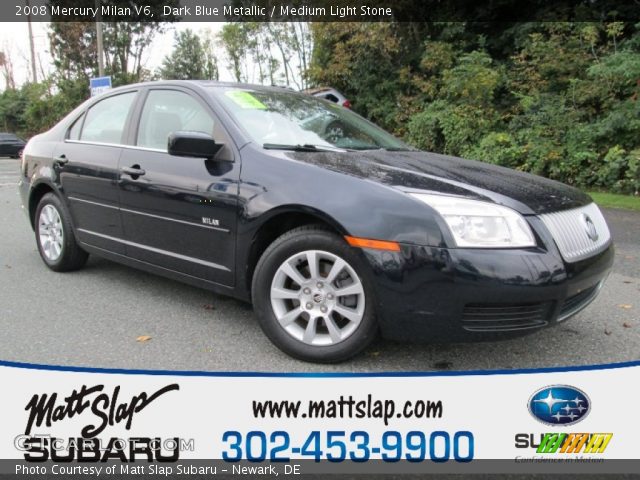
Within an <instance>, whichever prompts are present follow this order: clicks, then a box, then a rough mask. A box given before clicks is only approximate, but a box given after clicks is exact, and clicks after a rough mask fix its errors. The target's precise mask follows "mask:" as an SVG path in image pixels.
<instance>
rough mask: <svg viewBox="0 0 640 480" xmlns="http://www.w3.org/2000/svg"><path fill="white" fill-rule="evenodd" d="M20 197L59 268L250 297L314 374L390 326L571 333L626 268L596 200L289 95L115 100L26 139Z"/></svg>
mask: <svg viewBox="0 0 640 480" xmlns="http://www.w3.org/2000/svg"><path fill="white" fill-rule="evenodd" d="M19 189H20V192H21V196H22V201H23V205H24V208H25V211H26V213H27V215H28V217H29V220H30V222H31V225H32V227H33V228H34V230H35V237H36V242H37V245H38V249H39V252H40V255H41V257H42V259H43V261H44V263H45V264H46V265H47V266H48V267H49V268H51V269H52V270H55V271H68V270H74V269H77V268H80V267H82V266H83V265H84V263H85V262H86V260H87V256H88V255H89V254H95V255H99V256H102V257H106V258H109V259H112V260H114V261H117V262H121V263H124V264H126V265H130V266H133V267H137V268H140V269H143V270H146V271H149V272H153V273H157V274H160V275H164V276H167V277H171V278H174V279H177V280H181V281H184V282H187V283H190V284H192V285H196V286H199V287H202V288H206V289H209V290H211V291H214V292H217V293H222V294H226V295H231V296H233V297H236V298H239V299H242V300H246V301H251V302H253V305H254V308H255V311H256V314H257V317H258V320H259V322H260V325H261V326H262V328H263V330H264V332H265V333H266V334H267V336H268V337H269V338H270V339H271V340H272V341H273V342H274V343H275V344H276V345H277V346H278V347H279V348H281V349H282V350H284V351H285V352H287V353H289V354H290V355H293V356H295V357H297V358H301V359H305V360H311V361H319V362H335V361H340V360H344V359H346V358H348V357H350V356H353V355H355V354H357V353H358V352H360V351H362V350H363V349H364V348H365V347H366V346H367V345H368V344H369V343H370V342H371V341H372V340H373V339H374V338H375V336H376V335H377V334H378V333H381V334H382V335H383V336H384V337H387V338H393V339H397V340H420V341H452V340H458V341H459V340H465V341H466V340H475V339H494V338H505V337H510V336H515V335H521V334H523V333H526V332H533V331H536V330H538V329H540V328H544V327H548V326H553V325H558V324H559V323H560V322H563V321H565V320H566V319H567V318H569V317H571V316H572V315H574V314H575V313H577V312H578V311H580V310H581V309H583V308H584V307H585V306H587V305H588V304H589V303H590V302H591V301H592V300H593V299H594V298H595V297H596V295H597V294H598V291H599V290H600V288H601V286H602V284H603V282H604V280H605V279H606V277H607V274H608V272H609V270H610V268H611V265H612V261H613V246H612V242H611V237H610V234H609V229H608V227H607V224H606V222H605V220H604V218H603V216H602V214H601V213H600V210H599V209H598V207H597V206H596V205H595V204H594V203H593V202H592V200H591V198H589V196H587V195H585V194H584V193H581V192H580V191H578V190H576V189H574V188H571V187H568V186H566V185H563V184H560V183H557V182H554V181H551V180H547V179H544V178H540V177H536V176H533V175H529V174H526V173H522V172H517V171H513V170H508V169H505V168H501V167H497V166H494V165H490V164H486V163H480V162H475V161H468V160H462V159H459V158H454V157H449V156H445V155H438V154H434V153H428V152H422V151H417V150H415V149H413V148H411V147H409V146H407V145H406V144H404V143H403V142H401V141H400V140H398V139H396V138H394V137H393V136H391V135H390V134H388V133H386V132H385V131H383V130H381V129H380V128H378V127H376V126H375V125H373V124H371V123H370V122H368V121H366V120H365V119H363V118H362V117H359V116H358V115H356V114H355V113H353V112H352V111H350V110H348V109H346V108H342V107H340V106H338V105H336V104H333V103H330V102H327V101H323V100H320V99H317V98H314V97H311V96H308V95H303V94H300V93H295V92H292V91H289V90H286V89H281V88H276V87H259V86H250V85H240V84H230V83H216V82H195V81H193V82H192V81H180V82H177V81H176V82H158V83H143V84H138V85H131V86H127V87H122V88H118V89H115V90H112V91H110V92H108V93H106V94H104V95H102V96H99V97H97V98H92V99H90V100H88V101H87V102H85V103H84V104H83V105H81V106H80V107H78V108H77V109H75V110H74V111H73V112H71V113H70V114H69V115H68V116H67V117H66V118H64V120H62V121H61V122H60V123H59V124H58V125H56V126H55V127H54V128H52V129H51V130H50V131H48V132H46V133H44V134H41V135H38V136H37V137H34V138H33V139H31V141H30V142H29V143H28V145H27V147H26V149H25V154H24V156H23V163H22V176H21V182H20V186H19ZM132 287H135V286H132ZM140 294H141V295H144V292H143V291H141V292H140Z"/></svg>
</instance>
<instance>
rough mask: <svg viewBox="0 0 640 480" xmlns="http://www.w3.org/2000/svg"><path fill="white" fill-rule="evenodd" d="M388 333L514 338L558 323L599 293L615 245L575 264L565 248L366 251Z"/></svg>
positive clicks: (409, 337)
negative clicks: (563, 254)
mask: <svg viewBox="0 0 640 480" xmlns="http://www.w3.org/2000/svg"><path fill="white" fill-rule="evenodd" d="M364 254H365V256H366V258H367V261H368V263H369V264H370V266H371V268H372V272H373V277H374V285H375V289H376V301H377V313H378V321H379V324H380V328H381V332H382V335H383V336H384V337H385V338H389V339H394V340H401V341H421V342H425V341H426V342H451V341H473V340H493V339H496V338H509V337H515V336H520V335H523V334H525V333H529V332H533V331H536V330H539V329H541V328H546V327H551V326H554V325H558V324H559V323H561V322H563V321H564V320H566V319H568V318H569V317H571V316H573V315H575V314H576V313H578V312H579V311H580V310H582V309H583V308H585V307H586V306H587V305H588V304H589V303H591V301H592V300H593V299H594V298H595V297H596V296H597V294H598V292H599V290H600V288H601V287H602V284H603V283H604V281H605V279H606V277H607V276H608V274H609V271H610V269H611V266H612V264H613V256H614V249H613V245H612V244H610V245H609V246H608V247H607V248H606V249H605V250H603V251H601V252H600V253H598V254H597V255H594V256H592V257H589V258H586V259H584V260H581V261H579V262H575V263H566V262H564V261H563V260H562V257H561V255H560V253H559V252H558V251H557V249H555V248H552V249H550V250H545V249H542V248H535V249H526V250H518V249H514V250H483V249H456V248H452V249H448V248H437V247H423V246H416V245H403V246H402V248H401V251H400V252H387V251H375V250H367V251H365V253H364Z"/></svg>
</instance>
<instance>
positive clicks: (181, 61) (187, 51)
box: [158, 29, 218, 80]
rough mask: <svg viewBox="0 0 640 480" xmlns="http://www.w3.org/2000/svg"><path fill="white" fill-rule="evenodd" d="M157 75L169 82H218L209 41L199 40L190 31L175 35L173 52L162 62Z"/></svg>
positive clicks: (215, 63)
mask: <svg viewBox="0 0 640 480" xmlns="http://www.w3.org/2000/svg"><path fill="white" fill-rule="evenodd" d="M158 75H159V76H160V77H161V78H164V79H171V80H191V79H200V80H218V61H217V59H216V57H215V56H214V55H213V49H212V45H211V40H210V39H207V38H205V39H204V40H200V37H199V36H198V35H196V34H195V33H194V32H193V31H192V30H190V29H187V30H184V31H182V32H178V33H176V34H175V40H174V45H173V51H172V52H171V53H170V54H169V55H167V56H166V57H165V58H164V60H163V61H162V66H161V67H160V68H159V70H158Z"/></svg>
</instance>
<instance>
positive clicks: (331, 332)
mask: <svg viewBox="0 0 640 480" xmlns="http://www.w3.org/2000/svg"><path fill="white" fill-rule="evenodd" d="M252 297H253V304H254V309H255V311H256V315H257V317H258V321H259V323H260V326H261V327H262V329H263V331H264V332H265V334H266V335H267V336H268V337H269V339H270V340H271V341H272V342H273V343H274V344H275V345H276V346H277V347H278V348H280V349H281V350H282V351H284V352H285V353H287V354H289V355H291V356H293V357H295V358H299V359H301V360H306V361H312V362H322V363H333V362H340V361H343V360H346V359H348V358H350V357H353V356H355V355H357V354H358V353H360V352H361V351H362V350H364V349H365V348H366V347H367V346H368V345H369V344H370V343H371V342H372V341H373V340H374V339H375V337H376V334H377V331H378V325H377V322H376V319H375V312H374V301H373V289H372V287H371V282H370V280H369V277H368V271H367V269H366V265H365V263H364V260H363V259H362V257H361V256H360V255H358V251H357V250H354V249H353V248H352V247H350V246H349V245H348V244H347V243H346V242H345V241H344V240H343V239H342V238H340V237H339V236H337V235H335V234H334V233H332V232H330V231H328V230H326V229H323V228H322V227H319V226H306V227H300V228H296V229H294V230H291V231H290V232H287V233H285V234H284V235H282V236H281V237H279V238H278V239H276V240H275V241H274V242H273V243H272V244H271V245H270V246H269V247H268V248H267V250H266V251H265V252H264V254H263V255H262V257H261V258H260V261H259V262H258V265H257V266H256V270H255V274H254V276H253V286H252Z"/></svg>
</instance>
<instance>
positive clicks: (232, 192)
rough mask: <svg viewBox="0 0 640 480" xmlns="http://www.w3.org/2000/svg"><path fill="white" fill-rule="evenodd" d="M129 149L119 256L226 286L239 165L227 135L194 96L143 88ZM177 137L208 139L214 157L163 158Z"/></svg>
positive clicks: (122, 192) (123, 179) (181, 91)
mask: <svg viewBox="0 0 640 480" xmlns="http://www.w3.org/2000/svg"><path fill="white" fill-rule="evenodd" d="M137 118H138V124H137V129H136V130H135V132H134V136H135V138H134V139H133V141H132V143H133V145H132V146H131V147H130V148H125V149H124V151H123V153H122V158H121V161H120V166H121V172H120V183H119V185H120V207H121V215H122V223H123V229H124V233H125V235H126V239H127V247H126V251H127V255H128V256H129V257H132V258H134V259H136V260H141V261H144V262H147V263H150V264H153V265H157V266H161V267H164V268H167V269H170V270H173V271H176V272H180V273H183V274H187V275H190V276H193V277H197V278H201V279H205V280H208V281H211V282H215V283H219V284H223V285H232V284H233V281H234V268H233V261H234V257H235V233H236V216H237V214H236V209H237V197H238V181H239V177H240V166H239V164H238V163H236V162H234V153H233V149H232V148H231V140H230V137H229V136H228V134H227V133H226V132H225V130H224V129H223V128H222V126H221V125H220V123H219V121H218V120H217V118H216V117H215V116H214V113H213V111H212V110H211V109H210V107H209V106H208V105H207V104H206V102H204V101H203V99H202V98H200V97H199V96H198V95H197V94H196V93H194V92H192V91H190V90H188V89H181V88H177V87H176V88H167V87H162V88H160V87H159V88H149V89H148V90H147V92H146V97H145V98H144V101H143V102H142V106H141V107H140V112H139V114H138V115H137ZM177 131H199V132H204V133H207V134H209V135H213V137H214V139H215V140H216V141H217V142H219V143H223V144H224V147H223V148H222V149H221V150H220V151H219V152H218V154H217V155H216V156H215V158H212V159H205V158H190V157H178V156H172V155H169V154H168V153H167V139H168V136H169V134H170V133H172V132H177Z"/></svg>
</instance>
